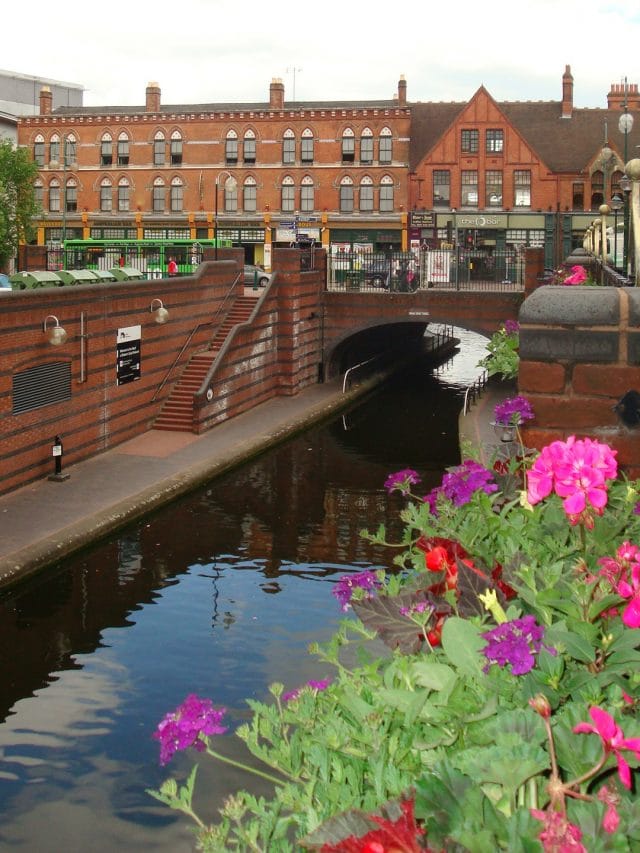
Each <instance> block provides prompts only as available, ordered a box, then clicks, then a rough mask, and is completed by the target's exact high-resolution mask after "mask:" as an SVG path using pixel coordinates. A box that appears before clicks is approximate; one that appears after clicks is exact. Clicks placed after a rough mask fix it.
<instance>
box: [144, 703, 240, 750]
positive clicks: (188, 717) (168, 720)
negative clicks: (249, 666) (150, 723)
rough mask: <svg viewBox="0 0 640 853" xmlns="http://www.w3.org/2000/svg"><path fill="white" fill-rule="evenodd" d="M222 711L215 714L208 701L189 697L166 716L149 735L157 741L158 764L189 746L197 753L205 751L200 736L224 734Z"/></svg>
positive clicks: (211, 704) (222, 709)
mask: <svg viewBox="0 0 640 853" xmlns="http://www.w3.org/2000/svg"><path fill="white" fill-rule="evenodd" d="M224 714H225V708H221V709H220V710H219V711H216V710H215V709H214V707H213V703H212V702H211V700H210V699H200V698H199V697H198V696H196V695H194V694H193V693H191V694H190V695H189V696H187V698H186V699H185V700H184V702H183V703H182V705H179V706H178V707H177V708H176V710H175V711H174V712H173V713H172V714H167V715H166V716H165V718H164V719H163V720H162V722H161V723H160V724H159V725H158V728H157V729H156V730H155V732H154V733H153V737H154V738H155V740H159V741H160V764H163V765H164V764H167V763H168V762H169V761H170V760H171V758H172V757H173V755H174V753H176V752H178V750H180V749H188V748H189V747H190V746H193V747H194V748H195V749H197V750H198V752H203V750H204V749H206V746H207V744H206V742H205V741H204V740H203V739H202V736H203V735H204V736H207V735H221V734H224V732H226V731H227V728H226V726H221V725H220V722H221V720H222V717H223V716H224Z"/></svg>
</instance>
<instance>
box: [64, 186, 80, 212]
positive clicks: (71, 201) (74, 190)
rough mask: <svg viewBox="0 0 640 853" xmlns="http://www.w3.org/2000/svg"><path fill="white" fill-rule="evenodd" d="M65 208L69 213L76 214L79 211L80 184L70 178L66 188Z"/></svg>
mask: <svg viewBox="0 0 640 853" xmlns="http://www.w3.org/2000/svg"><path fill="white" fill-rule="evenodd" d="M64 207H65V210H66V211H67V213H75V212H76V210H77V209H78V182H77V181H76V179H75V178H69V180H68V181H67V185H66V187H65V193H64Z"/></svg>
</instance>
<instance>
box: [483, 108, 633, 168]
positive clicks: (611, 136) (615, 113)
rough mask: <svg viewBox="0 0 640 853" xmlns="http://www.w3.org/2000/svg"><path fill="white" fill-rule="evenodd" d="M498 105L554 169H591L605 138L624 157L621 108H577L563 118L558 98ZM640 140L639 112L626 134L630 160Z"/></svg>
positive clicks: (544, 160)
mask: <svg viewBox="0 0 640 853" xmlns="http://www.w3.org/2000/svg"><path fill="white" fill-rule="evenodd" d="M499 106H500V108H501V109H502V111H503V112H504V114H505V115H506V116H507V118H508V119H509V121H510V122H511V123H512V124H513V126H514V127H515V128H516V129H517V130H518V131H519V132H520V133H521V134H522V136H523V137H524V138H525V139H526V140H527V142H528V143H529V145H531V147H532V148H533V149H534V151H535V152H536V153H537V154H538V155H539V156H540V158H541V160H542V161H543V162H544V163H545V164H546V165H547V166H548V167H549V168H550V169H551V171H552V172H556V173H557V172H574V173H576V172H584V173H586V172H588V168H589V164H590V163H591V162H592V161H593V159H594V158H595V157H597V155H598V153H599V152H600V149H601V148H602V146H603V145H604V143H605V139H606V140H607V141H608V144H609V146H610V148H613V149H614V150H615V151H616V152H617V153H618V155H619V156H620V159H621V160H623V159H624V134H622V133H620V131H619V130H618V120H619V118H620V116H621V115H622V113H621V111H620V110H608V109H575V108H574V109H573V111H572V113H571V118H562V117H561V116H562V104H561V103H560V102H559V101H551V102H549V103H545V102H540V103H524V102H516V103H504V104H500V105H499ZM639 143H640V115H637V114H636V115H634V124H633V128H632V129H631V132H630V133H629V134H628V136H627V156H628V158H629V159H631V158H632V157H634V156H635V153H636V149H635V146H636V145H637V144H639Z"/></svg>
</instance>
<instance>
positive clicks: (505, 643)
mask: <svg viewBox="0 0 640 853" xmlns="http://www.w3.org/2000/svg"><path fill="white" fill-rule="evenodd" d="M543 635H544V628H543V627H542V625H538V624H537V623H536V620H535V618H534V617H533V616H523V617H522V619H513V620H512V621H511V622H504V623H503V624H502V625H498V627H497V628H492V629H491V631H486V632H485V633H484V634H482V638H483V639H485V640H486V641H487V645H486V646H485V647H484V649H482V652H483V654H484V656H485V657H486V659H487V661H488V663H487V665H486V666H485V668H484V671H485V672H487V671H488V670H489V667H490V665H491V664H492V663H497V664H498V666H506V665H507V664H509V665H510V666H511V674H512V675H524V674H525V673H527V672H529V671H530V670H532V669H533V667H534V665H535V657H534V655H536V654H537V653H538V652H539V651H540V649H542V648H544V649H546V650H547V651H548V652H549V654H552V655H555V654H556V650H555V649H554V648H551V647H550V646H545V645H543V642H542V637H543Z"/></svg>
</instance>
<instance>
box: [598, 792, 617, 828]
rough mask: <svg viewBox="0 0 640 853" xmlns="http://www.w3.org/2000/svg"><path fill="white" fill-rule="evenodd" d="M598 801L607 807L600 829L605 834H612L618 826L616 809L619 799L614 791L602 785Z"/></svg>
mask: <svg viewBox="0 0 640 853" xmlns="http://www.w3.org/2000/svg"><path fill="white" fill-rule="evenodd" d="M598 799H599V800H600V802H601V803H604V804H605V805H606V807H607V810H606V812H605V813H604V818H603V819H602V828H603V829H604V831H605V832H608V833H613V832H615V831H616V830H617V828H618V827H619V826H620V815H619V814H618V808H617V806H618V803H619V802H620V797H619V796H618V794H617V793H616V792H615V791H614V790H611V789H609V788H607V786H606V785H603V786H602V788H600V790H599V791H598Z"/></svg>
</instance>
